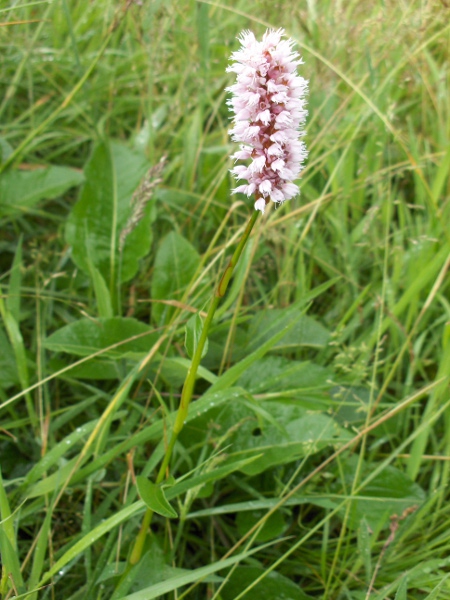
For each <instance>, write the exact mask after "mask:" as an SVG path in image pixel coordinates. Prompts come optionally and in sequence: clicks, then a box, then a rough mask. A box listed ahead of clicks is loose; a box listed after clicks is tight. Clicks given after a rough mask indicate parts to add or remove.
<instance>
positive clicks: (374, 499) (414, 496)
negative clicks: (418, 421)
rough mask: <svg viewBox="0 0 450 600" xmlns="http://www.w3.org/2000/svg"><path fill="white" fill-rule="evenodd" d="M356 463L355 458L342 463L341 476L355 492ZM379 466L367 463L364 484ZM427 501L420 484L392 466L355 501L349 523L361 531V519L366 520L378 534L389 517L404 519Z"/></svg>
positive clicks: (363, 489)
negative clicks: (410, 511)
mask: <svg viewBox="0 0 450 600" xmlns="http://www.w3.org/2000/svg"><path fill="white" fill-rule="evenodd" d="M356 460H357V458H356V457H355V456H348V457H346V459H345V462H344V461H343V463H342V467H341V471H340V473H341V472H342V473H343V475H344V477H345V481H346V485H347V489H351V486H352V484H353V479H354V474H355V471H356V468H357V465H356ZM375 466H376V465H375V464H371V465H369V464H366V463H364V465H363V469H362V473H361V483H363V482H364V476H365V475H370V473H371V472H372V471H373V469H374V468H375ZM425 498H426V495H425V492H424V491H423V489H422V488H421V487H420V486H419V485H418V484H417V483H414V482H413V481H412V480H411V479H410V478H409V477H408V476H407V475H406V474H405V473H403V472H402V471H400V470H399V469H397V468H396V467H393V466H391V465H389V466H387V467H386V468H385V469H383V471H382V472H381V473H379V474H378V475H377V476H376V477H374V478H373V479H372V480H371V481H369V483H368V484H367V485H365V486H364V487H363V488H362V489H361V491H360V493H359V494H358V495H357V496H354V497H353V498H351V500H350V503H351V507H350V511H349V514H348V517H349V521H348V523H349V525H350V527H352V528H355V529H357V528H358V526H359V524H360V522H361V519H363V518H365V519H366V521H367V524H368V527H370V529H372V531H375V530H377V529H379V528H380V526H382V525H384V526H386V524H387V522H388V520H389V517H391V516H393V515H398V516H400V515H402V513H403V512H404V511H405V510H406V509H407V508H411V507H413V506H420V505H421V504H422V503H423V502H424V500H425Z"/></svg>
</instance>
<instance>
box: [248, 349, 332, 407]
mask: <svg viewBox="0 0 450 600" xmlns="http://www.w3.org/2000/svg"><path fill="white" fill-rule="evenodd" d="M331 375H332V373H331V371H330V370H329V369H326V368H325V367H320V366H319V365H315V364H314V363H311V362H309V361H304V362H300V361H294V360H289V359H287V358H284V357H282V356H265V357H263V358H261V359H259V360H258V361H256V362H255V363H253V364H252V365H250V366H249V368H248V369H247V370H246V371H245V372H244V373H243V374H242V375H241V377H239V379H238V381H237V385H240V386H242V387H243V388H244V389H246V390H248V391H249V392H251V393H252V394H261V393H264V392H267V393H273V392H281V391H287V390H298V391H299V392H301V394H302V397H303V396H304V395H305V394H312V393H317V394H319V393H320V392H321V395H322V396H324V395H325V394H324V391H326V390H329V389H330V388H331V387H332V385H333V383H330V379H331Z"/></svg>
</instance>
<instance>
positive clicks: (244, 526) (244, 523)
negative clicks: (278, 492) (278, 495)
mask: <svg viewBox="0 0 450 600" xmlns="http://www.w3.org/2000/svg"><path fill="white" fill-rule="evenodd" d="M265 515H266V511H263V510H246V511H242V512H240V513H238V515H237V517H236V528H237V530H238V533H239V535H241V536H243V535H245V534H246V533H247V532H248V531H249V530H250V529H251V528H252V527H253V526H254V525H256V523H258V522H259V521H260V520H261V519H262V518H263V517H264V516H265ZM286 527H287V523H286V519H285V518H284V514H283V513H282V512H281V511H279V510H277V511H276V512H274V513H272V514H271V515H269V516H268V517H266V518H265V520H264V524H263V526H262V527H261V528H260V529H259V530H258V533H257V536H256V538H255V539H256V541H257V542H268V541H269V540H273V539H274V538H276V537H280V536H281V535H282V534H283V532H284V531H285V530H286Z"/></svg>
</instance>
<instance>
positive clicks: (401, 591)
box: [395, 575, 408, 600]
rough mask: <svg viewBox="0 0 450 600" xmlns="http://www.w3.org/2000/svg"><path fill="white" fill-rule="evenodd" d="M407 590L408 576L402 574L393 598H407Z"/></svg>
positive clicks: (400, 599) (398, 599)
mask: <svg viewBox="0 0 450 600" xmlns="http://www.w3.org/2000/svg"><path fill="white" fill-rule="evenodd" d="M407 592H408V576H407V575H403V577H402V579H401V581H400V585H399V586H398V588H397V593H396V594H395V600H408V597H407V595H406V594H407Z"/></svg>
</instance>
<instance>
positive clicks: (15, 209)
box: [0, 166, 84, 216]
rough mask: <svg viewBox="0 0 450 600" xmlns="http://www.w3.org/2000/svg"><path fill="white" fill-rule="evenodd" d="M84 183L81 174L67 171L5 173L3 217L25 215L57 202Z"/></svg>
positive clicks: (0, 181)
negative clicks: (67, 192)
mask: <svg viewBox="0 0 450 600" xmlns="http://www.w3.org/2000/svg"><path fill="white" fill-rule="evenodd" d="M83 180H84V176H83V174H82V173H80V172H79V171H76V170H75V169H70V168H68V167H53V166H52V167H46V168H45V169H36V170H35V171H17V170H9V171H5V172H4V173H2V174H1V175H0V216H2V215H19V214H22V213H26V212H28V211H29V210H30V209H32V208H34V207H35V206H36V205H37V204H38V202H40V201H41V200H51V199H53V198H57V197H58V196H61V195H62V194H64V192H66V191H67V190H68V189H70V188H71V187H75V186H79V185H80V184H81V183H82V182H83Z"/></svg>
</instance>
